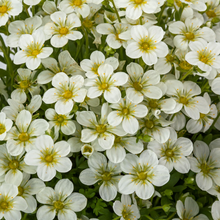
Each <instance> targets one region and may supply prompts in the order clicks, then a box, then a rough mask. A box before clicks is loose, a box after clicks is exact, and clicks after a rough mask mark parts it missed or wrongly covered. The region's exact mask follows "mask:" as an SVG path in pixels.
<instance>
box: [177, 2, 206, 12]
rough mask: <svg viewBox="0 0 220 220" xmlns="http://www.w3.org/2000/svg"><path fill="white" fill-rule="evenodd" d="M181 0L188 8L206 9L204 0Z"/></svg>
mask: <svg viewBox="0 0 220 220" xmlns="http://www.w3.org/2000/svg"><path fill="white" fill-rule="evenodd" d="M180 1H181V2H183V3H185V4H187V5H188V6H189V7H190V8H192V9H194V10H197V11H205V10H206V8H207V7H206V4H205V2H206V0H190V1H189V0H180Z"/></svg>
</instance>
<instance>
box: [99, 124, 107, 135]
mask: <svg viewBox="0 0 220 220" xmlns="http://www.w3.org/2000/svg"><path fill="white" fill-rule="evenodd" d="M106 130H107V129H106V125H102V124H101V125H98V126H96V131H97V132H98V133H100V134H102V133H104V132H106Z"/></svg>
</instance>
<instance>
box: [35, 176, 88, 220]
mask: <svg viewBox="0 0 220 220" xmlns="http://www.w3.org/2000/svg"><path fill="white" fill-rule="evenodd" d="M73 188H74V186H73V183H72V182H71V181H70V180H68V179H62V180H60V181H58V182H57V184H56V185H55V188H54V189H52V188H51V187H45V188H44V189H43V190H41V191H40V192H39V193H38V194H37V196H36V197H37V200H38V202H40V203H42V204H44V205H43V206H41V207H40V208H39V209H38V210H37V219H38V220H53V219H54V218H55V216H56V215H57V218H58V220H63V219H71V220H77V219H78V218H77V215H76V213H75V212H80V211H82V210H83V209H84V208H85V207H86V204H87V199H86V197H85V196H84V195H82V194H80V193H75V192H74V193H73Z"/></svg>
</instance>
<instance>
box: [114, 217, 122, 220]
mask: <svg viewBox="0 0 220 220" xmlns="http://www.w3.org/2000/svg"><path fill="white" fill-rule="evenodd" d="M119 218H121V216H118V217H116V218H114V219H113V220H117V219H119Z"/></svg>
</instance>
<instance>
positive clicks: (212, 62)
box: [185, 39, 220, 72]
mask: <svg viewBox="0 0 220 220" xmlns="http://www.w3.org/2000/svg"><path fill="white" fill-rule="evenodd" d="M189 47H190V49H191V50H192V51H190V52H189V53H187V54H186V56H185V59H186V61H187V62H188V63H190V64H192V65H196V66H198V67H199V68H200V69H201V70H203V71H207V72H210V71H211V70H212V69H213V68H214V69H219V68H220V56H219V54H220V43H216V42H210V43H207V42H206V41H205V40H202V39H201V40H200V41H199V42H197V41H196V42H190V43H189Z"/></svg>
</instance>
